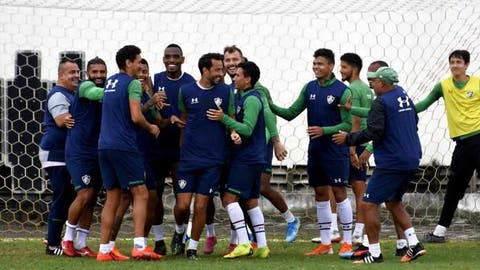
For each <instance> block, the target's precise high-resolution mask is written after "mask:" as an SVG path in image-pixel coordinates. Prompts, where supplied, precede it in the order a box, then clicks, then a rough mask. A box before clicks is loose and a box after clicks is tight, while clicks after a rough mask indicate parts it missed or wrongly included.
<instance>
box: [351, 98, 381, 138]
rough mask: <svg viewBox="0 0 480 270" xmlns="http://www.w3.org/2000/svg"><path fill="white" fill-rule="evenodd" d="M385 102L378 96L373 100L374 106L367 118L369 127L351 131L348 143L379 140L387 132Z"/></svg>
mask: <svg viewBox="0 0 480 270" xmlns="http://www.w3.org/2000/svg"><path fill="white" fill-rule="evenodd" d="M385 113H386V108H385V103H384V102H383V100H382V99H381V98H377V99H375V100H374V101H373V102H372V108H371V109H370V113H369V114H368V118H367V128H366V129H364V130H362V131H359V132H353V133H349V134H348V135H347V139H346V141H345V143H346V144H347V145H360V144H364V143H366V142H369V141H373V140H379V139H381V138H382V137H383V133H384V132H385Z"/></svg>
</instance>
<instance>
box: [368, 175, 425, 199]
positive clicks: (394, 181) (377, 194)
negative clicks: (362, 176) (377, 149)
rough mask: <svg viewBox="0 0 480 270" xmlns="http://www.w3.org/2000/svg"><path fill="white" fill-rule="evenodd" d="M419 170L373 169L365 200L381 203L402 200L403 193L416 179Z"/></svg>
mask: <svg viewBox="0 0 480 270" xmlns="http://www.w3.org/2000/svg"><path fill="white" fill-rule="evenodd" d="M416 172H417V171H416V170H413V171H381V170H375V171H373V174H372V177H371V178H370V181H368V184H367V190H366V191H365V194H364V195H363V201H364V202H369V203H375V204H381V203H383V202H388V201H402V197H403V194H405V192H406V191H407V189H408V185H409V184H410V182H411V181H412V180H413V179H414V176H415V173H416Z"/></svg>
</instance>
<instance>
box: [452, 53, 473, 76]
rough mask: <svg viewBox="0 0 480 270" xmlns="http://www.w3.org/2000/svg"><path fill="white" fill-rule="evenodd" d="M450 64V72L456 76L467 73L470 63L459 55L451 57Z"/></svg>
mask: <svg viewBox="0 0 480 270" xmlns="http://www.w3.org/2000/svg"><path fill="white" fill-rule="evenodd" d="M448 65H449V67H450V72H452V75H453V76H454V77H457V76H462V75H465V74H466V73H467V69H468V63H465V60H463V59H462V58H459V57H451V58H450V59H449V60H448Z"/></svg>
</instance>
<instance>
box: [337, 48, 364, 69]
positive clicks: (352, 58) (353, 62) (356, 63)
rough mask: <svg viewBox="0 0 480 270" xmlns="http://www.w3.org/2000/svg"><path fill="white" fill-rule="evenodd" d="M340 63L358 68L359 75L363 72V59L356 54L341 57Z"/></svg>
mask: <svg viewBox="0 0 480 270" xmlns="http://www.w3.org/2000/svg"><path fill="white" fill-rule="evenodd" d="M340 61H343V62H346V63H347V64H349V65H350V66H352V67H356V68H357V69H358V72H359V73H360V71H361V70H362V66H363V62H362V58H360V56H359V55H358V54H356V53H346V54H344V55H342V56H341V57H340Z"/></svg>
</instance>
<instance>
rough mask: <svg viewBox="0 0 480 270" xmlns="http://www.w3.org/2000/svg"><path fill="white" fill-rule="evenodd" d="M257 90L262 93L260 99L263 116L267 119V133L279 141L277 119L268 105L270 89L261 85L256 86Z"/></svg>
mask: <svg viewBox="0 0 480 270" xmlns="http://www.w3.org/2000/svg"><path fill="white" fill-rule="evenodd" d="M255 89H256V90H257V91H258V93H260V97H261V98H262V103H263V115H264V118H265V126H266V127H267V131H268V133H269V134H270V137H271V138H273V137H277V139H278V129H277V117H276V116H275V114H274V113H273V112H272V110H271V109H270V106H269V105H268V97H267V96H270V93H269V91H268V89H267V88H266V87H265V86H263V85H261V84H260V83H257V84H255Z"/></svg>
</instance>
